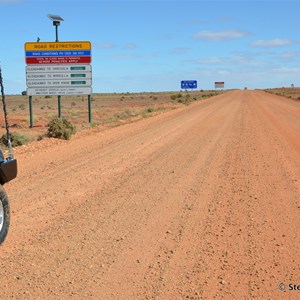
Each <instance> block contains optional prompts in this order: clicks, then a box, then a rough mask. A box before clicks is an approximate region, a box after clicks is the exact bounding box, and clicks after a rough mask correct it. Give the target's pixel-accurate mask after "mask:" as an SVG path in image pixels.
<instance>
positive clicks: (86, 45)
mask: <svg viewBox="0 0 300 300" xmlns="http://www.w3.org/2000/svg"><path fill="white" fill-rule="evenodd" d="M91 48H92V46H91V42H45V43H43V42H36V43H33V42H28V43H25V51H49V50H72V51H73V50H91Z"/></svg>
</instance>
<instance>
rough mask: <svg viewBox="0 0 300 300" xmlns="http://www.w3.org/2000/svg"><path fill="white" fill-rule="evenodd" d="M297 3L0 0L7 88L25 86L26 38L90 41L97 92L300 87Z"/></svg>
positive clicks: (0, 57)
mask: <svg viewBox="0 0 300 300" xmlns="http://www.w3.org/2000/svg"><path fill="white" fill-rule="evenodd" d="M299 11H300V0H298V1H291V0H285V1H280V0H257V1H255V0H236V1H226V0H218V1H214V0H211V1H202V0H198V1H196V0H194V1H189V0H177V1H173V0H151V1H148V0H135V1H129V0H110V1H102V0H94V1H92V0H81V1H79V0H78V1H76V0H58V1H56V0H52V1H47V0H0V16H1V18H0V22H1V29H0V35H1V42H0V64H1V68H2V76H3V79H4V87H5V93H6V94H20V93H21V92H22V91H23V90H26V71H25V67H26V63H25V50H24V44H25V43H26V42H36V41H37V38H38V37H39V38H40V40H41V42H54V41H55V28H54V26H53V25H52V22H51V20H50V19H49V18H48V17H47V15H48V14H55V15H60V16H61V17H62V18H63V19H64V21H63V22H62V23H61V25H60V26H59V28H58V35H59V41H90V42H91V44H92V70H93V72H92V78H93V80H92V81H93V92H94V93H114V92H116V93H121V92H125V93H126V92H130V93H131V92H160V91H179V90H180V88H181V87H180V82H181V80H197V83H198V87H197V88H198V89H204V90H207V89H214V82H216V81H224V82H225V89H234V88H240V89H242V88H244V87H246V86H247V87H248V88H249V89H255V88H274V87H290V86H291V85H292V84H294V86H300V17H299Z"/></svg>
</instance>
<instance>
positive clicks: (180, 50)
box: [170, 47, 190, 55]
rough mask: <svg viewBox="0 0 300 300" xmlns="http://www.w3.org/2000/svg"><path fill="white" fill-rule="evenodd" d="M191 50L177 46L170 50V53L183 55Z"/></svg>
mask: <svg viewBox="0 0 300 300" xmlns="http://www.w3.org/2000/svg"><path fill="white" fill-rule="evenodd" d="M189 50H190V48H185V47H176V48H173V49H172V50H171V51H170V53H171V54H175V55H183V54H186V53H187V52H188V51H189Z"/></svg>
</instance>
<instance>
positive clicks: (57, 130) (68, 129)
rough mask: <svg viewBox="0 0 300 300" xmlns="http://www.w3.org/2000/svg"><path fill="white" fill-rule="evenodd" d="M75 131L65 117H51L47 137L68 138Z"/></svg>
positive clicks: (73, 126)
mask: <svg viewBox="0 0 300 300" xmlns="http://www.w3.org/2000/svg"><path fill="white" fill-rule="evenodd" d="M75 133H76V127H75V125H73V124H72V123H71V122H69V121H68V120H67V119H65V118H62V119H59V118H53V119H52V120H51V121H50V122H49V124H48V131H47V135H48V137H54V138H58V139H62V140H69V139H70V138H71V136H72V135H73V134H75Z"/></svg>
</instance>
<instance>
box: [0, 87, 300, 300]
mask: <svg viewBox="0 0 300 300" xmlns="http://www.w3.org/2000/svg"><path fill="white" fill-rule="evenodd" d="M15 156H16V157H17V159H18V163H19V176H18V178H17V179H16V180H14V181H13V182H11V183H9V184H8V185H7V186H6V190H7V193H8V195H9V197H10V200H11V211H12V212H11V215H12V216H11V228H10V232H9V236H8V238H7V240H6V242H5V243H4V245H3V246H1V247H0V258H1V264H0V275H1V289H0V299H71V298H72V299H104V300H109V299H162V300H166V299H172V300H174V299H272V300H273V299H300V291H297V290H289V288H290V287H289V285H292V287H293V288H295V289H296V288H297V286H295V287H294V285H300V270H299V265H300V243H299V241H300V103H299V102H297V101H293V100H290V99H286V98H283V97H279V96H275V95H271V94H267V93H264V92H260V91H232V92H227V93H225V94H223V95H219V96H216V97H213V98H210V99H207V100H205V101H202V102H198V103H193V104H192V105H190V106H188V107H183V108H180V109H177V110H174V111H170V112H167V113H164V114H160V115H158V116H155V117H153V118H149V119H144V120H142V121H139V122H137V123H132V124H128V125H124V126H122V127H118V128H113V129H109V130H106V131H104V132H97V131H94V132H93V133H91V134H86V135H84V136H78V137H77V138H75V139H73V140H71V141H68V142H66V141H57V140H43V141H41V142H38V143H33V144H31V145H30V146H28V147H24V148H19V149H16V151H15ZM280 283H284V285H285V291H280V290H279V288H278V286H279V284H280ZM299 288H300V286H299Z"/></svg>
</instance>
